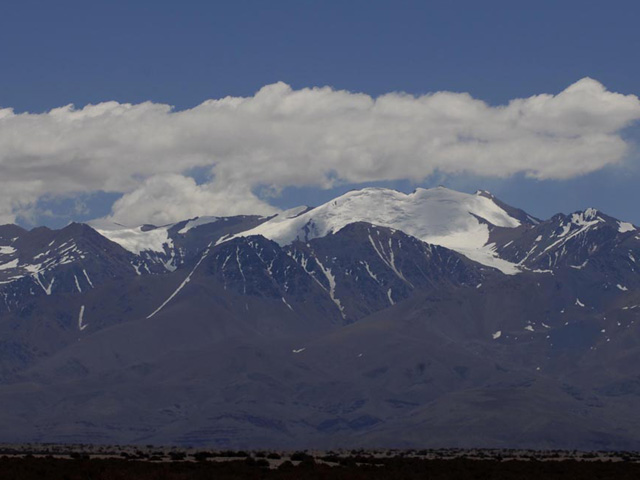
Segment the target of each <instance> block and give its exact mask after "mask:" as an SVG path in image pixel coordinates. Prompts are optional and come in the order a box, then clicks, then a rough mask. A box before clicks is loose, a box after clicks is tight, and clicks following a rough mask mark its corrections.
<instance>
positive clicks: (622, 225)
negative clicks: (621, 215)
mask: <svg viewBox="0 0 640 480" xmlns="http://www.w3.org/2000/svg"><path fill="white" fill-rule="evenodd" d="M635 229H636V227H634V226H633V224H632V223H629V222H618V232H620V233H626V232H633V231H635Z"/></svg>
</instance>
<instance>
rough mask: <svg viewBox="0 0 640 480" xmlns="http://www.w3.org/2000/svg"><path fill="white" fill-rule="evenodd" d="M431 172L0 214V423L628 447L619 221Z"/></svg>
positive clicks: (626, 291) (628, 276)
mask: <svg viewBox="0 0 640 480" xmlns="http://www.w3.org/2000/svg"><path fill="white" fill-rule="evenodd" d="M434 190H435V191H434V192H429V191H426V193H425V191H416V192H415V194H409V195H406V194H402V193H399V192H395V193H393V192H391V191H388V190H384V189H382V190H381V189H375V190H366V191H364V192H362V191H359V193H358V192H350V193H349V194H347V196H346V197H345V198H343V197H344V196H342V197H339V198H338V199H337V200H336V201H335V202H336V203H335V204H333V202H334V201H331V202H328V203H326V204H324V205H323V206H320V207H316V208H314V209H309V208H307V207H301V208H297V209H292V210H290V211H288V212H285V213H282V214H280V216H279V217H278V216H275V217H259V216H239V217H226V218H225V217H206V218H202V219H198V218H195V219H187V220H184V221H181V222H177V223H175V224H170V225H165V226H161V227H156V226H153V225H148V226H145V227H144V228H142V227H118V228H117V229H115V230H105V229H104V228H103V229H97V230H96V229H94V228H93V227H90V226H87V225H83V224H72V225H69V226H67V227H65V228H63V229H61V230H50V229H46V228H41V229H33V230H31V231H26V230H23V229H19V227H17V228H14V227H12V226H3V227H0V239H1V242H0V243H2V245H0V282H3V283H0V402H2V405H3V412H2V413H1V414H0V425H2V426H3V427H4V428H3V429H2V430H1V431H2V432H4V433H3V434H2V435H0V440H3V441H73V442H76V441H77V442H103V443H109V442H111V443H145V444H146V443H150V442H152V443H180V444H197V445H213V446H221V447H224V446H234V447H243V448H244V447H246V448H249V447H253V448H268V447H270V446H273V447H276V446H277V447H287V448H300V447H309V448H311V447H323V448H327V447H331V446H336V445H340V446H345V447H356V446H369V447H371V446H404V447H407V446H422V447H424V446H443V445H448V446H468V447H471V446H484V447H514V448H515V447H532V448H631V447H635V448H637V446H638V445H640V435H638V433H637V432H639V431H640V428H638V427H640V424H639V423H638V422H637V421H636V420H634V418H635V416H634V405H635V399H636V398H637V395H639V394H640V388H638V387H637V378H639V377H640V371H639V370H638V367H637V365H640V363H638V361H637V360H640V353H639V352H640V330H639V329H638V325H639V324H640V316H639V314H640V276H639V275H638V266H637V264H636V260H637V259H640V238H639V236H638V233H637V230H636V228H635V226H633V225H631V224H628V223H626V222H621V221H619V220H617V219H615V218H613V217H609V216H607V215H606V214H603V213H601V212H598V211H596V210H594V209H587V210H585V211H582V212H574V213H572V214H568V215H564V214H558V215H555V216H553V217H552V218H550V219H547V220H540V219H536V218H534V217H530V216H528V214H526V212H522V211H521V210H518V209H516V208H514V207H509V206H508V205H506V204H502V206H501V205H500V204H499V200H497V199H495V197H493V196H492V195H490V194H489V193H487V192H479V193H478V194H476V195H469V194H459V193H451V191H448V190H446V189H445V190H443V189H434ZM363 195H364V197H363V198H358V197H359V196H360V197H362V196H363ZM412 195H413V196H412ZM381 196H382V197H384V198H383V200H384V201H385V202H386V205H383V201H382V200H381V198H382V197H381ZM488 197H490V198H488ZM354 199H355V200H354ZM452 201H453V202H454V203H452ZM354 202H355V203H354ZM429 202H431V203H432V204H431V205H430V206H429V208H422V207H424V205H425V204H426V203H429ZM433 202H435V204H433ZM455 202H458V203H455ZM500 203H501V202H500ZM345 204H346V207H345ZM353 205H355V206H356V207H359V209H358V208H352V207H353ZM363 205H364V207H363ZM407 205H408V207H407ZM365 207H366V208H365ZM400 207H406V208H405V210H403V209H402V208H400ZM467 207H470V208H467ZM471 210H473V211H471ZM430 212H431V213H430ZM434 212H435V213H434ZM443 212H448V213H451V212H454V213H456V215H458V217H456V218H453V216H451V215H449V216H447V215H445V214H444V213H443ZM481 213H482V214H484V215H485V216H484V217H483V216H481V215H480V214H481ZM376 214H380V215H382V217H384V218H382V220H383V221H381V222H379V223H387V226H385V225H379V224H375V223H371V222H367V221H362V218H363V217H364V218H365V219H369V220H373V219H374V216H375V215H376ZM431 214H432V215H431ZM429 215H431V216H429ZM516 216H517V217H519V218H516ZM485 217H489V219H487V218H485ZM434 219H435V220H437V222H436V221H435V220H434ZM441 219H444V220H443V221H446V222H448V223H444V224H443V223H442V222H440V220H441ZM311 220H313V221H314V222H315V223H312V224H310V221H311ZM490 220H493V221H494V222H496V223H499V224H500V225H496V224H494V223H492V222H491V221H490ZM270 222H271V223H270ZM323 222H324V223H323ZM394 222H395V223H394ZM438 222H440V223H438ZM389 224H395V226H398V225H399V224H402V225H403V227H404V226H405V225H409V227H411V228H406V227H405V229H406V230H410V231H409V232H406V231H404V230H403V229H401V228H394V227H393V226H389ZM274 225H275V227H274ZM432 226H435V228H434V229H432V230H429V229H430V228H431V227H432ZM452 226H453V227H456V228H458V227H459V228H458V230H456V228H453V227H452ZM305 227H307V228H306V229H305ZM338 227H339V228H338ZM260 228H262V229H263V231H266V232H267V234H269V233H270V232H271V233H273V232H276V233H278V232H283V231H284V232H285V234H286V235H285V234H283V235H281V236H280V237H277V239H279V240H280V241H281V242H280V243H279V242H278V241H275V240H274V239H269V238H268V236H269V235H266V236H265V235H254V234H252V233H255V231H256V230H258V229H260ZM438 229H440V230H438ZM114 231H115V232H116V233H113V232H114ZM101 232H103V233H104V234H103V233H101ZM299 232H302V233H299ZM421 232H422V233H421ZM424 232H427V233H424ZM429 232H430V233H429ZM443 232H445V233H451V235H452V236H453V237H454V238H453V240H452V239H449V245H450V246H451V245H452V244H453V245H455V246H456V247H457V250H456V249H452V248H447V247H446V246H443V245H436V244H432V243H428V242H425V241H424V240H423V239H421V238H419V236H420V235H422V237H424V238H436V239H437V238H440V239H441V240H442V238H443V237H444V236H445V235H443V234H442V233H443ZM459 232H462V233H461V234H460V235H461V236H462V240H464V241H467V240H468V237H473V236H474V235H475V233H476V232H481V233H482V236H481V237H480V240H478V239H477V238H472V240H473V241H474V242H476V243H474V244H470V245H471V246H473V247H474V249H475V250H477V251H480V253H481V254H482V255H483V256H482V258H480V259H481V260H484V261H485V263H482V262H478V261H477V259H474V258H473V255H474V253H473V251H474V249H473V248H467V249H465V248H462V247H461V245H462V246H464V245H465V244H464V242H462V241H461V240H460V238H461V237H460V235H458V234H459ZM294 233H295V235H293V234H294ZM274 235H275V234H274ZM274 235H271V236H274ZM287 235H288V236H289V237H286V236H287ZM296 235H302V237H301V238H300V237H298V238H296ZM429 235H430V237H429ZM456 235H458V237H456ZM109 237H111V239H110V238H109ZM285 237H286V238H290V239H291V241H290V242H288V241H284V240H283V239H286V238H285ZM445 240H446V239H445ZM456 242H458V243H456ZM125 246H126V247H128V248H129V249H127V248H125ZM460 250H462V251H460ZM487 259H488V260H487ZM496 259H498V260H501V261H504V262H506V263H505V264H507V263H508V264H509V265H511V266H512V267H510V268H515V269H517V272H507V273H505V272H504V271H503V270H504V266H503V270H501V269H500V268H495V261H496ZM487 263H488V264H487ZM554 422H555V424H556V425H561V426H562V428H554ZM463 431H468V432H469V435H468V436H466V435H462V434H461V432H463ZM12 432H21V433H19V434H16V433H12ZM398 432H404V433H403V434H402V435H401V436H399V433H398ZM394 442H395V443H394Z"/></svg>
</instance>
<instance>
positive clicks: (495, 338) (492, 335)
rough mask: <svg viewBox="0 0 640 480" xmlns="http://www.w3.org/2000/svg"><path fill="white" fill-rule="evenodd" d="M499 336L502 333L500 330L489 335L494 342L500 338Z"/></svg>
mask: <svg viewBox="0 0 640 480" xmlns="http://www.w3.org/2000/svg"><path fill="white" fill-rule="evenodd" d="M501 336H502V332H501V331H500V330H498V331H497V332H495V333H492V334H491V337H492V338H493V339H494V340H497V339H498V338H500V337H501Z"/></svg>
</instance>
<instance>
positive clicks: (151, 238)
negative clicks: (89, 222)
mask: <svg viewBox="0 0 640 480" xmlns="http://www.w3.org/2000/svg"><path fill="white" fill-rule="evenodd" d="M170 227H171V226H170V225H169V226H166V227H158V228H154V229H151V230H145V231H143V230H142V227H135V228H126V227H125V228H121V229H114V230H106V229H104V230H103V229H95V230H96V232H98V233H99V234H100V235H102V236H103V237H105V238H107V239H108V240H111V241H112V242H114V243H117V244H118V245H120V246H121V247H122V248H124V249H125V250H128V251H130V252H132V253H135V254H136V255H140V253H141V252H145V251H151V252H158V253H165V245H166V246H167V247H169V248H172V247H173V240H171V238H169V228H170Z"/></svg>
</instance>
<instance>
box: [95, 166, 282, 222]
mask: <svg viewBox="0 0 640 480" xmlns="http://www.w3.org/2000/svg"><path fill="white" fill-rule="evenodd" d="M276 211H277V210H276V209H275V208H274V207H272V206H270V205H268V204H266V203H264V202H263V201H261V200H260V199H258V198H257V197H256V196H255V195H254V194H253V193H252V192H251V190H250V189H247V188H244V187H242V186H238V185H233V186H231V187H230V188H225V189H220V190H215V189H214V188H212V185H211V184H205V185H197V184H196V182H195V181H194V180H193V179H192V178H189V177H185V176H182V175H178V174H171V173H169V174H164V175H155V176H153V177H151V178H149V179H147V180H146V181H144V182H143V184H142V185H141V186H140V187H139V188H137V189H136V190H134V191H133V192H130V193H127V194H125V195H123V196H122V198H120V199H119V200H117V201H116V202H115V203H114V204H113V208H112V214H111V215H109V217H107V218H106V219H103V220H107V221H110V222H116V223H120V224H125V225H142V224H144V223H150V224H153V225H166V224H168V223H172V222H175V221H177V220H184V219H187V218H193V217H200V216H204V215H210V214H212V213H215V214H216V215H221V216H228V215H242V214H247V213H250V214H256V215H271V214H273V213H276Z"/></svg>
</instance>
